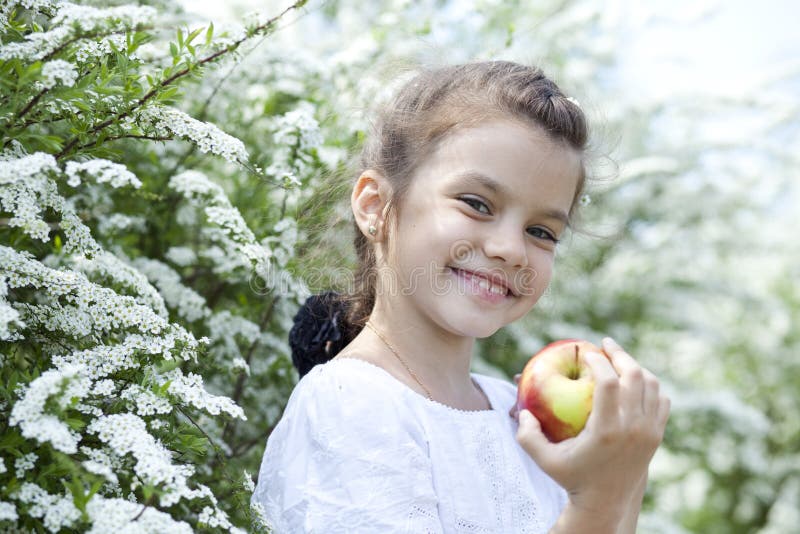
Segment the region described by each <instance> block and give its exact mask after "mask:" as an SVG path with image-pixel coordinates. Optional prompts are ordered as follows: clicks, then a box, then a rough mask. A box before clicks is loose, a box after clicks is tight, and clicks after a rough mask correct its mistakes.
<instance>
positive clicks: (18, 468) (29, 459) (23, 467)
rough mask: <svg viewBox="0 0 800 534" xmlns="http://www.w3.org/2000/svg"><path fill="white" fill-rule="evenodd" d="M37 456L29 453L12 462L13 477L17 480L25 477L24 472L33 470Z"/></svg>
mask: <svg viewBox="0 0 800 534" xmlns="http://www.w3.org/2000/svg"><path fill="white" fill-rule="evenodd" d="M38 458H39V456H38V455H37V454H36V453H35V452H29V453H28V454H25V455H23V456H20V457H19V458H17V459H16V460H14V469H15V473H14V474H15V475H16V477H17V478H18V479H21V478H23V477H24V476H25V471H30V470H31V469H33V466H34V464H35V463H36V460H37V459H38Z"/></svg>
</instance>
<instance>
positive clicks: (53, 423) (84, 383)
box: [9, 366, 90, 454]
mask: <svg viewBox="0 0 800 534" xmlns="http://www.w3.org/2000/svg"><path fill="white" fill-rule="evenodd" d="M79 371H80V369H79V367H77V366H64V368H63V369H61V370H50V371H45V372H44V373H42V374H41V376H39V377H38V378H36V379H35V380H33V381H32V382H31V383H30V384H29V385H28V386H27V388H25V389H24V390H23V394H22V398H20V400H19V401H17V402H16V403H15V404H14V407H13V408H12V410H11V417H10V418H9V424H10V425H12V426H19V427H20V430H21V432H22V435H23V436H24V437H26V438H29V439H35V440H36V441H37V442H38V443H45V442H49V443H50V444H51V445H52V446H53V448H54V449H56V450H59V451H61V452H64V453H67V454H73V453H75V452H76V451H77V450H78V441H79V440H80V436H79V435H78V434H77V433H76V432H75V431H74V430H72V429H70V428H69V426H67V424H66V423H64V422H63V421H61V420H60V419H59V418H58V417H57V416H56V415H53V414H48V413H46V412H45V403H46V402H47V401H48V399H50V398H51V397H52V398H55V399H56V401H57V402H58V404H60V405H61V406H62V407H64V406H65V405H66V403H67V402H70V401H71V399H72V398H82V397H85V396H86V395H87V394H88V392H89V385H90V383H89V381H88V380H87V379H86V378H85V377H83V376H81V375H79V374H78V373H79ZM70 385H72V387H68V386H70Z"/></svg>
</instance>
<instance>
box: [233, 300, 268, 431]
mask: <svg viewBox="0 0 800 534" xmlns="http://www.w3.org/2000/svg"><path fill="white" fill-rule="evenodd" d="M277 301H278V297H275V298H273V299H272V301H271V302H270V303H269V307H268V308H267V310H266V311H265V312H264V315H263V316H262V317H261V322H260V323H259V325H258V327H259V330H263V329H264V327H265V326H266V325H267V323H268V322H269V320H270V319H271V318H272V311H273V310H274V309H275V304H276V303H277ZM257 346H258V339H256V340H255V341H253V343H251V344H250V348H249V349H248V350H247V356H245V359H244V360H245V361H246V362H247V365H250V361H251V360H252V359H253V354H254V353H255V350H256V347H257ZM246 381H247V374H245V373H241V374H240V375H239V377H238V378H237V379H236V386H234V390H233V395H232V396H231V399H232V400H233V402H235V403H236V404H239V401H240V400H241V398H242V395H243V394H244V384H245V382H246ZM236 423H237V422H236V420H235V419H232V420H230V421H228V424H227V425H225V429H224V430H223V431H222V439H223V440H225V441H226V442H227V441H228V439H229V438H230V437H231V436H232V435H233V434H234V432H236Z"/></svg>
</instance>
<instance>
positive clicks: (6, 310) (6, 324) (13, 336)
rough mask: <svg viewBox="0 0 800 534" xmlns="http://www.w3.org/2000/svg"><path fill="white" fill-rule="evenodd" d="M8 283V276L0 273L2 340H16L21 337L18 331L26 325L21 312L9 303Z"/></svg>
mask: <svg viewBox="0 0 800 534" xmlns="http://www.w3.org/2000/svg"><path fill="white" fill-rule="evenodd" d="M7 296H8V284H7V283H6V277H5V276H4V275H2V274H0V340H4V341H15V340H19V339H21V335H20V334H18V333H17V332H16V331H17V330H18V329H20V328H23V327H24V326H25V322H24V321H22V320H21V319H20V315H19V312H18V311H17V310H15V309H14V308H13V307H12V306H11V304H9V303H8V301H7V300H6V297H7Z"/></svg>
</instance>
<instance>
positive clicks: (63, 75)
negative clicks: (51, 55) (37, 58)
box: [42, 59, 78, 89]
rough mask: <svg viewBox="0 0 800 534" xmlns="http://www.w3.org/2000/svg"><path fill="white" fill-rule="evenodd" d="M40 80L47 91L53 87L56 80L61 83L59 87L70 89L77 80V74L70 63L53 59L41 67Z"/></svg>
mask: <svg viewBox="0 0 800 534" xmlns="http://www.w3.org/2000/svg"><path fill="white" fill-rule="evenodd" d="M42 78H43V84H44V86H45V87H46V88H47V89H51V88H53V87H55V86H56V84H57V83H58V80H60V81H61V85H64V86H66V87H72V86H73V85H75V80H77V78H78V72H77V71H76V70H75V66H74V65H72V63H69V62H67V61H64V60H63V59H54V60H52V61H48V62H47V63H45V64H44V65H42Z"/></svg>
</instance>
